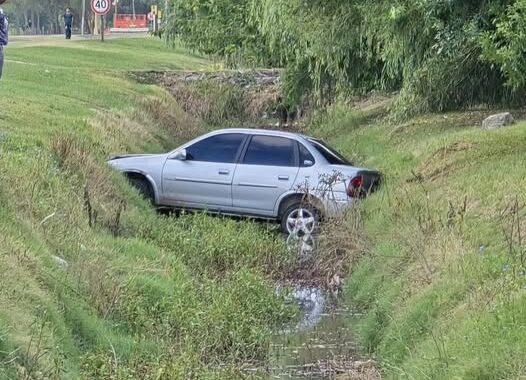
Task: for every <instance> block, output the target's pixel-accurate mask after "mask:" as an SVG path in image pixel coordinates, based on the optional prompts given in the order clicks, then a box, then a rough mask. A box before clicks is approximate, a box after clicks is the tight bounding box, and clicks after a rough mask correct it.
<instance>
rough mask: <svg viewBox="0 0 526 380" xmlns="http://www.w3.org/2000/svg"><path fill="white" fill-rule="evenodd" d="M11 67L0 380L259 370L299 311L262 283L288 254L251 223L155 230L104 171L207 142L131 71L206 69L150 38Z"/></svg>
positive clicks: (156, 221)
mask: <svg viewBox="0 0 526 380" xmlns="http://www.w3.org/2000/svg"><path fill="white" fill-rule="evenodd" d="M6 58H7V60H8V61H7V63H6V67H5V71H4V78H3V79H2V81H1V82H0V89H1V91H0V92H1V94H2V95H1V96H0V110H1V111H0V178H1V181H0V273H1V275H0V379H12V378H15V377H19V378H25V379H39V378H46V379H47V378H52V379H59V378H60V379H63V378H64V379H67V378H70V379H78V378H86V379H93V378H99V379H110V378H111V379H125V378H126V379H129V378H144V379H154V378H155V379H180V378H196V379H197V378H199V379H203V378H214V379H219V378H225V379H230V378H234V377H237V376H238V373H237V368H238V367H239V365H240V363H242V362H244V361H246V360H249V359H253V358H262V357H264V356H265V354H266V344H267V337H268V333H269V331H270V329H271V327H272V326H273V325H274V324H275V323H277V322H279V321H280V320H284V319H286V318H288V316H289V314H290V312H289V311H288V310H287V309H285V308H284V307H283V303H282V300H281V299H280V298H279V297H277V296H276V294H275V291H274V289H273V287H272V286H271V284H269V283H268V281H267V280H265V279H266V278H268V275H269V274H270V273H271V272H272V271H274V270H276V269H278V268H279V266H280V265H284V263H285V262H286V260H287V253H286V251H285V249H284V247H283V244H282V243H280V242H279V240H278V239H276V238H275V237H273V236H272V235H270V234H267V233H265V231H263V230H264V227H262V226H258V225H255V224H251V223H236V222H235V221H223V220H218V219H213V218H208V217H204V216H200V215H198V216H186V217H181V218H178V219H166V218H163V217H160V216H158V215H156V214H155V213H154V212H153V211H152V210H151V209H150V208H149V207H147V205H146V204H145V203H144V202H143V201H142V200H141V199H140V197H139V196H138V194H137V193H136V192H135V191H133V190H132V189H131V188H130V187H129V186H128V185H127V184H126V182H125V180H124V179H123V178H122V177H121V176H120V175H118V174H115V173H112V172H111V171H110V170H109V169H108V168H107V166H106V164H105V158H106V157H107V156H108V155H109V154H111V153H116V152H124V151H134V152H137V151H149V152H160V151H165V150H168V149H171V148H174V147H175V146H177V143H178V142H180V141H181V140H185V139H187V138H189V137H192V136H195V135H197V134H199V133H201V132H203V131H204V130H205V129H206V126H205V125H203V123H202V122H200V121H199V120H196V119H194V118H192V117H190V116H189V115H187V114H185V113H184V112H183V111H182V110H181V109H180V108H179V107H178V105H177V104H176V103H175V102H174V101H173V99H172V98H171V97H170V96H168V95H167V94H166V93H165V92H164V91H163V90H161V89H160V88H158V87H156V86H148V85H140V84H137V83H134V82H132V81H129V80H127V79H126V78H127V74H126V71H129V70H152V69H155V70H162V69H192V70H199V69H207V68H208V62H207V61H205V60H203V59H201V58H199V57H195V56H191V55H188V53H187V52H184V51H182V50H177V49H176V50H175V51H173V50H169V49H167V48H165V47H164V45H163V44H162V43H161V42H159V41H156V40H150V39H132V40H111V41H107V42H106V43H105V44H100V43H99V42H97V41H72V42H71V43H67V44H66V43H64V42H62V41H58V42H52V43H51V42H50V43H49V44H44V46H34V45H32V44H27V43H19V44H18V45H17V44H13V45H12V46H10V47H9V48H8V49H7V50H6ZM57 257H58V258H62V259H64V260H66V262H67V267H66V266H64V265H63V264H60V262H59V260H58V259H57Z"/></svg>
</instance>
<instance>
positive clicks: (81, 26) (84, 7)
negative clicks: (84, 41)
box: [80, 0, 86, 36]
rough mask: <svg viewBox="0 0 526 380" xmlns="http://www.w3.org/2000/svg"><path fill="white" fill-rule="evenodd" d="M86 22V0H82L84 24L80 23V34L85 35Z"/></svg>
mask: <svg viewBox="0 0 526 380" xmlns="http://www.w3.org/2000/svg"><path fill="white" fill-rule="evenodd" d="M85 23H86V0H82V24H81V25H80V34H81V35H83V36H84V24H85Z"/></svg>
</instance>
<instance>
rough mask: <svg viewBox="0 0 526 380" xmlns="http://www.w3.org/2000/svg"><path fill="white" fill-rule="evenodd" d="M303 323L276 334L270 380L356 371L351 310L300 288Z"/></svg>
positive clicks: (311, 289) (319, 293) (297, 293)
mask: <svg viewBox="0 0 526 380" xmlns="http://www.w3.org/2000/svg"><path fill="white" fill-rule="evenodd" d="M294 300H295V301H296V302H297V303H298V304H299V306H300V309H301V313H302V315H301V318H300V321H299V322H298V323H297V324H295V325H292V326H287V327H286V328H284V329H283V330H282V331H280V332H278V333H276V334H275V336H274V337H273V341H272V345H271V360H270V365H269V368H268V377H267V378H268V379H298V380H299V379H302V380H305V379H310V380H321V379H334V378H335V377H336V376H337V375H338V374H341V373H345V372H346V371H348V370H351V369H352V368H353V364H354V362H355V361H356V360H357V359H358V358H357V356H356V352H357V347H356V344H355V343H354V341H353V335H352V332H351V330H350V326H351V321H350V319H351V317H352V316H353V312H352V310H349V309H348V308H346V307H345V306H344V305H342V302H338V301H335V300H334V299H332V298H331V297H329V296H328V295H326V294H324V292H322V291H321V290H320V289H318V288H315V287H298V288H296V289H295V292H294Z"/></svg>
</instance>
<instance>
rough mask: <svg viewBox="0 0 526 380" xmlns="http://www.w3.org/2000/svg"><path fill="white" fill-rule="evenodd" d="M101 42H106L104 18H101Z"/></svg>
mask: <svg viewBox="0 0 526 380" xmlns="http://www.w3.org/2000/svg"><path fill="white" fill-rule="evenodd" d="M100 42H104V16H103V15H101V16H100Z"/></svg>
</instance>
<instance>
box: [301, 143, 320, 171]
mask: <svg viewBox="0 0 526 380" xmlns="http://www.w3.org/2000/svg"><path fill="white" fill-rule="evenodd" d="M298 146H299V151H300V166H301V167H302V168H305V167H309V166H312V165H314V164H315V163H316V161H315V160H314V157H313V156H312V154H311V152H309V150H308V149H307V148H306V147H305V145H303V144H302V143H300V142H298ZM307 161H310V162H312V164H310V165H307V164H305V163H306V162H307Z"/></svg>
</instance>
